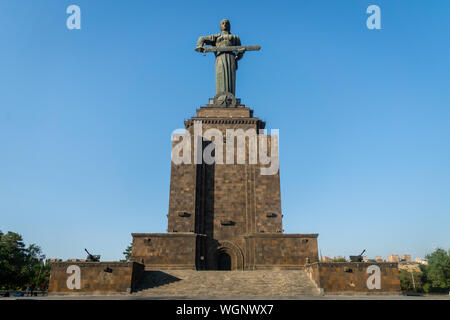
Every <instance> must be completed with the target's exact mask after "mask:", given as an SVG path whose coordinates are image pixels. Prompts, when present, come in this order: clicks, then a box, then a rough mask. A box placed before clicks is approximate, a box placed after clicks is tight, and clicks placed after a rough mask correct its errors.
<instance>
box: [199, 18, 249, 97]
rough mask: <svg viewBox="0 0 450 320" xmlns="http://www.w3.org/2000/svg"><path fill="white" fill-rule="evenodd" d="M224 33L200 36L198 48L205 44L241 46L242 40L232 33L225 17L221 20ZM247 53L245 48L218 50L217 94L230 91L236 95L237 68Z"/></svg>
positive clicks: (221, 28)
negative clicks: (235, 50)
mask: <svg viewBox="0 0 450 320" xmlns="http://www.w3.org/2000/svg"><path fill="white" fill-rule="evenodd" d="M220 30H221V31H222V33H219V34H213V35H211V36H206V37H200V38H199V39H198V41H197V49H199V48H202V47H203V46H204V45H205V44H206V45H211V46H215V47H230V46H240V45H241V40H240V39H239V37H238V36H237V35H233V34H231V33H230V21H228V20H227V19H224V20H222V21H221V22H220ZM244 53H245V48H242V49H239V50H238V51H237V52H236V53H235V52H233V51H232V52H230V51H228V52H220V51H219V52H216V53H215V55H216V95H217V94H219V93H224V92H229V93H231V94H233V96H234V95H235V91H236V70H237V69H238V63H237V62H238V60H240V59H241V58H242V57H243V56H244Z"/></svg>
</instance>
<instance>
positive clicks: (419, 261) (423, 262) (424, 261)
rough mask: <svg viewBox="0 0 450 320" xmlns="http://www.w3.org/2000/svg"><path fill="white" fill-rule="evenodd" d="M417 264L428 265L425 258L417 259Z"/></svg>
mask: <svg viewBox="0 0 450 320" xmlns="http://www.w3.org/2000/svg"><path fill="white" fill-rule="evenodd" d="M416 262H417V263H420V264H424V265H427V264H428V261H427V260H426V259H423V258H416Z"/></svg>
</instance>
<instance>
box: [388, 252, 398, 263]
mask: <svg viewBox="0 0 450 320" xmlns="http://www.w3.org/2000/svg"><path fill="white" fill-rule="evenodd" d="M387 258H388V262H396V263H399V262H400V259H399V257H398V254H391V255H390V256H388V257H387Z"/></svg>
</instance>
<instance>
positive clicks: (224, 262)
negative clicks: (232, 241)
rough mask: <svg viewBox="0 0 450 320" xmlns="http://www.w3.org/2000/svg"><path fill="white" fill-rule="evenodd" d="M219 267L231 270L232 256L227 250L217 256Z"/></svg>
mask: <svg viewBox="0 0 450 320" xmlns="http://www.w3.org/2000/svg"><path fill="white" fill-rule="evenodd" d="M217 267H218V269H219V270H223V271H230V270H231V257H230V255H229V254H228V253H226V252H223V251H222V252H219V255H218V257H217Z"/></svg>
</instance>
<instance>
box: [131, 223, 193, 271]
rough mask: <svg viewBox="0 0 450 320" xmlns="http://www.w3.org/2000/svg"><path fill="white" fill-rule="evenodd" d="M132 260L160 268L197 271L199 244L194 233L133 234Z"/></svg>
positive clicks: (148, 267) (146, 266) (148, 266)
mask: <svg viewBox="0 0 450 320" xmlns="http://www.w3.org/2000/svg"><path fill="white" fill-rule="evenodd" d="M132 236H133V246H132V254H131V260H132V261H135V262H139V263H142V264H144V265H145V268H146V269H147V270H150V269H158V268H162V267H163V268H169V269H196V261H197V260H196V259H197V253H196V249H197V242H198V241H199V238H200V237H201V235H198V234H194V233H178V232H175V233H133V234H132Z"/></svg>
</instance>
